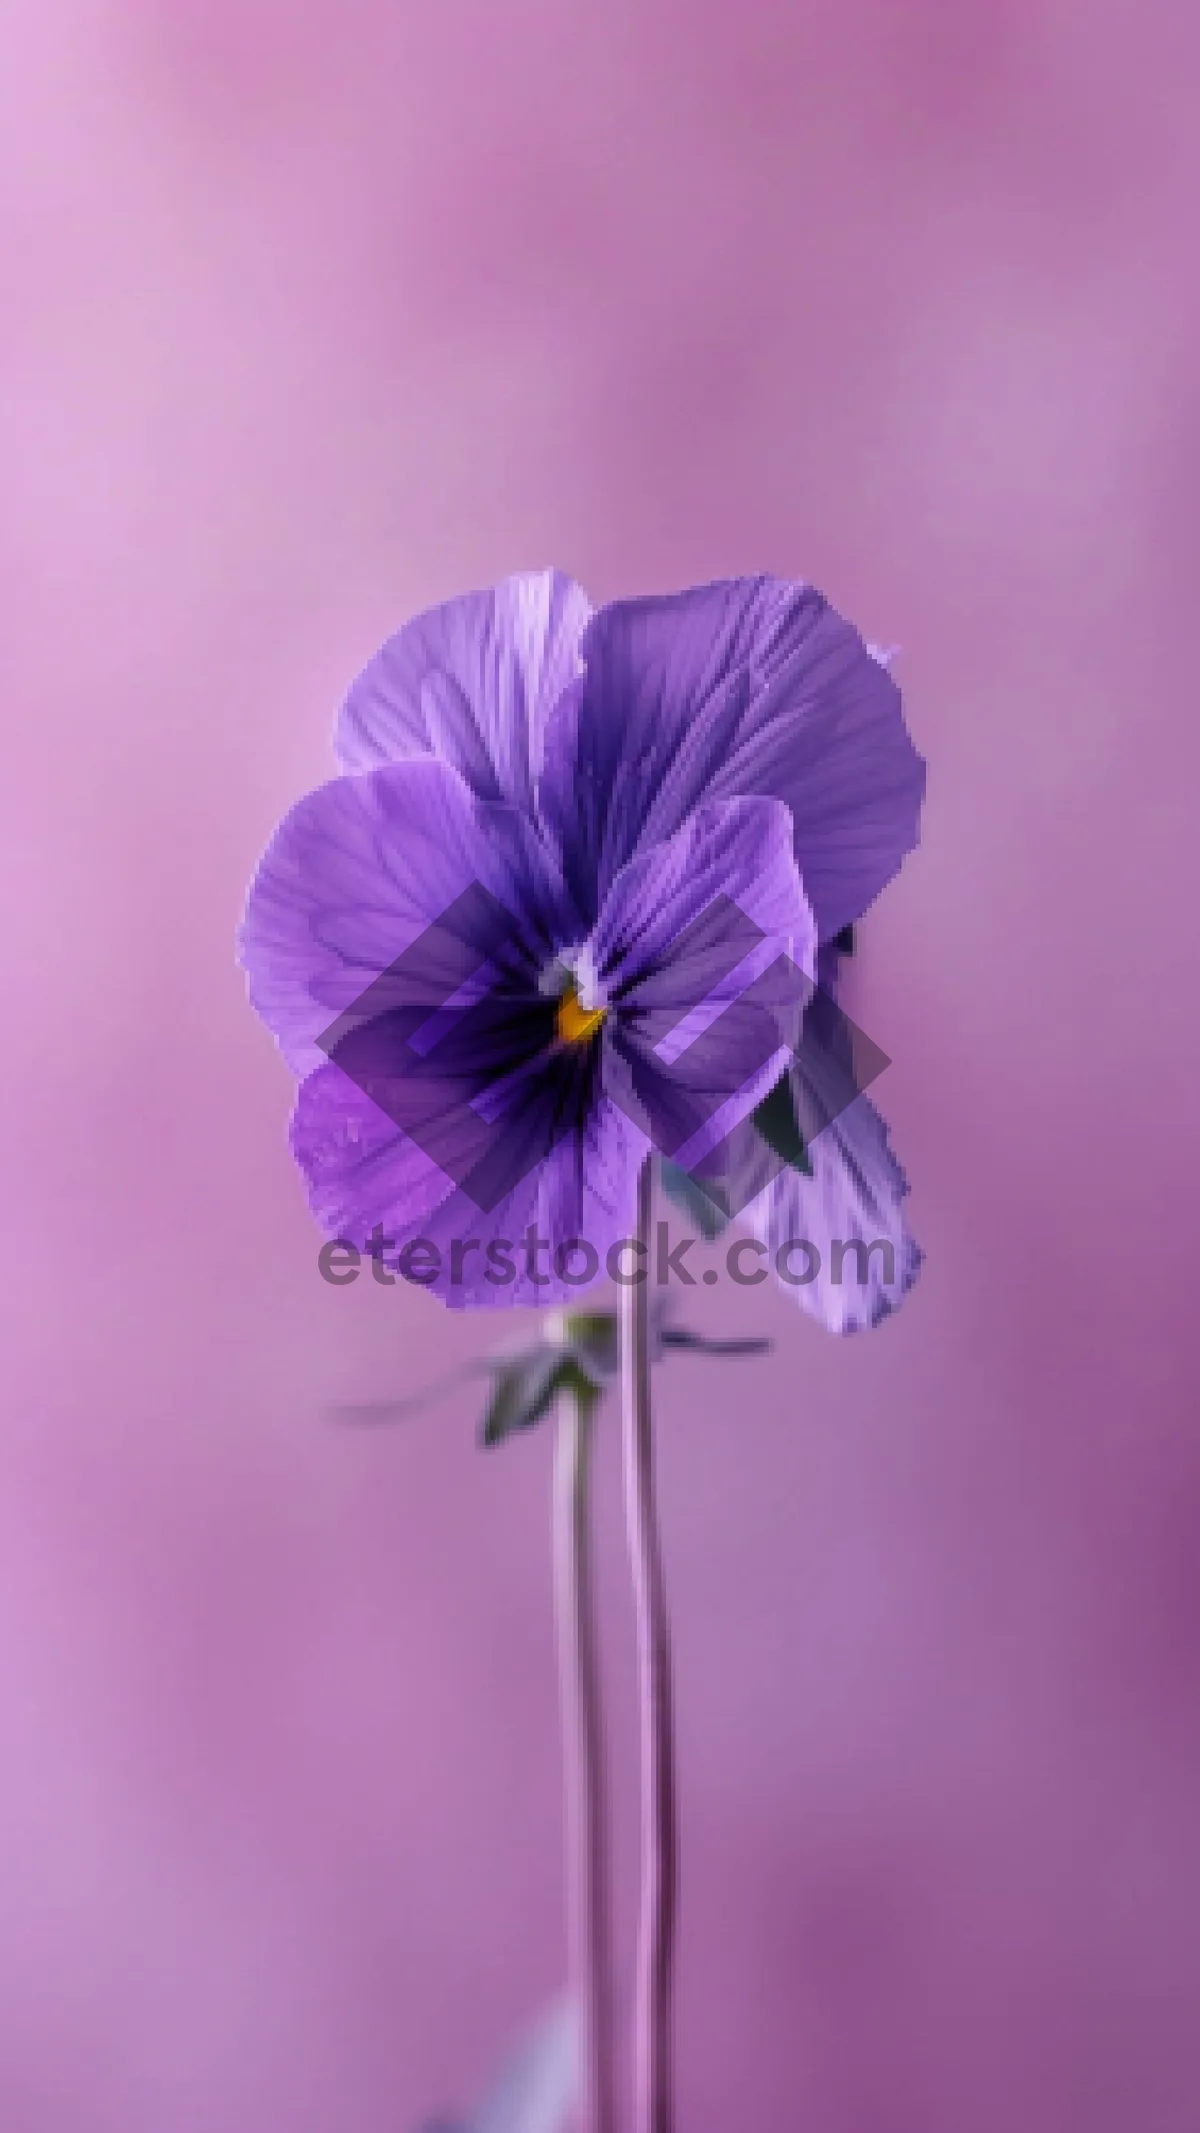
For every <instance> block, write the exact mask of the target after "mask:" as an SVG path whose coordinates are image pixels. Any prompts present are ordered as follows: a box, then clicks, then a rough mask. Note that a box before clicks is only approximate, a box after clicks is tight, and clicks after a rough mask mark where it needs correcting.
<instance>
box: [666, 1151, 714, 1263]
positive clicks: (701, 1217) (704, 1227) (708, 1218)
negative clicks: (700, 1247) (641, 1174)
mask: <svg viewBox="0 0 1200 2133" xmlns="http://www.w3.org/2000/svg"><path fill="white" fill-rule="evenodd" d="M659 1177H660V1180H661V1183H662V1189H663V1191H664V1192H665V1193H666V1195H667V1198H668V1200H674V1202H675V1205H676V1207H681V1208H682V1209H683V1212H684V1214H685V1215H686V1216H687V1218H688V1221H689V1222H692V1223H694V1224H695V1226H696V1228H697V1229H698V1230H699V1232H700V1235H701V1236H702V1237H703V1238H704V1239H705V1240H706V1242H707V1243H709V1244H711V1243H712V1240H713V1238H714V1237H719V1236H720V1234H721V1232H722V1230H724V1229H727V1228H728V1227H729V1209H728V1208H727V1207H726V1205H725V1203H724V1200H723V1199H722V1198H721V1197H720V1196H719V1194H718V1191H717V1188H716V1186H712V1187H709V1186H705V1185H698V1184H697V1183H696V1180H695V1178H694V1177H692V1176H691V1175H690V1173H689V1172H688V1171H686V1170H681V1169H680V1167H679V1164H678V1163H672V1162H669V1161H668V1160H667V1158H666V1156H664V1157H663V1158H662V1161H661V1163H660V1164H659Z"/></svg>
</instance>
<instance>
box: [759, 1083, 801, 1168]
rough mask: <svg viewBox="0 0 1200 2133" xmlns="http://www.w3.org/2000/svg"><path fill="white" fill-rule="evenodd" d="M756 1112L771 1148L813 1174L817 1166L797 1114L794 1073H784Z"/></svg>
mask: <svg viewBox="0 0 1200 2133" xmlns="http://www.w3.org/2000/svg"><path fill="white" fill-rule="evenodd" d="M752 1116H753V1119H754V1124H755V1127H756V1128H757V1130H758V1132H759V1133H760V1134H761V1135H762V1137H763V1139H764V1140H765V1142H766V1144H767V1146H768V1148H773V1149H774V1151H775V1153H776V1155H777V1156H779V1157H780V1158H781V1159H782V1161H783V1162H785V1163H787V1164H788V1165H789V1166H790V1168H791V1169H792V1170H799V1171H801V1172H802V1173H803V1175H804V1176H805V1177H806V1178H811V1176H812V1174H813V1167H812V1164H811V1162H810V1161H809V1156H808V1147H807V1144H806V1142H805V1139H804V1135H803V1134H802V1133H801V1131H800V1121H799V1119H798V1118H797V1117H796V1096H795V1091H794V1089H793V1088H792V1077H791V1075H790V1074H784V1075H782V1076H781V1078H780V1079H779V1080H778V1081H777V1082H776V1084H775V1086H774V1088H773V1089H772V1090H771V1093H770V1095H769V1096H764V1097H763V1100H762V1102H761V1103H760V1104H759V1105H758V1107H757V1109H756V1110H755V1111H754V1112H753V1113H752Z"/></svg>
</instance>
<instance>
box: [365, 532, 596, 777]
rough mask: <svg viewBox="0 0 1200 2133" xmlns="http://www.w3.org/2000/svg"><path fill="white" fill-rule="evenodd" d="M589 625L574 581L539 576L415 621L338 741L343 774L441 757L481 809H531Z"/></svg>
mask: <svg viewBox="0 0 1200 2133" xmlns="http://www.w3.org/2000/svg"><path fill="white" fill-rule="evenodd" d="M590 614H591V606H590V603H589V601H588V598H587V595H586V594H585V593H584V592H583V591H582V590H581V589H580V587H579V586H578V585H576V584H575V583H574V582H573V580H572V579H570V578H568V577H565V576H564V575H563V573H562V572H561V571H558V570H541V571H529V572H523V573H521V574H519V575H517V576H514V577H509V578H504V579H502V580H501V582H500V584H499V585H497V586H496V587H495V588H494V589H493V590H492V591H490V592H474V593H465V594H464V595H463V596H462V597H461V598H460V599H457V600H447V601H446V602H445V603H444V604H443V605H442V606H440V607H432V608H429V609H428V610H427V612H426V613H424V614H422V615H417V616H416V617H415V618H414V619H413V620H412V621H411V622H408V623H406V624H405V625H404V627H403V629H400V630H397V632H396V635H395V636H394V637H389V639H388V641H387V643H386V644H385V645H384V646H383V648H382V650H381V651H379V652H377V653H376V654H375V657H374V658H373V659H372V660H371V661H370V663H369V664H368V665H367V666H366V667H365V668H364V669H363V672H362V673H361V674H360V675H359V677H358V679H357V681H356V682H355V683H354V684H353V686H352V688H351V690H350V693H349V695H348V696H347V698H346V701H345V704H344V705H343V707H342V711H341V715H340V717H339V719H338V724H337V731H336V734H335V738H334V748H335V751H336V754H337V757H338V761H339V762H340V764H341V765H342V768H343V769H344V770H348V771H361V770H373V769H375V768H376V766H377V765H378V764H380V763H390V762H399V761H403V760H405V759H407V758H409V757H411V756H421V755H435V756H439V757H440V758H441V759H442V760H443V761H444V762H447V763H450V764H452V765H453V767H454V769H455V770H457V771H458V772H459V774H460V775H461V776H462V777H463V778H465V779H466V781H467V784H468V785H469V786H470V787H471V789H472V791H473V792H475V793H476V794H477V795H478V796H479V798H480V799H483V800H500V799H503V800H510V801H512V802H514V803H515V804H516V805H517V806H519V807H524V808H526V809H532V806H533V786H534V781H535V779H536V777H537V774H538V771H539V769H540V767H541V757H542V736H543V732H544V729H545V724H546V720H547V719H548V717H549V715H550V713H551V711H552V710H553V708H554V705H555V704H556V703H557V701H558V699H559V697H560V695H561V694H562V691H563V690H564V689H565V688H566V686H567V684H568V683H569V682H570V681H571V680H572V679H573V678H574V677H575V675H576V674H577V673H578V672H579V643H580V638H581V637H582V634H583V631H584V628H585V626H586V624H587V621H588V618H589V616H590Z"/></svg>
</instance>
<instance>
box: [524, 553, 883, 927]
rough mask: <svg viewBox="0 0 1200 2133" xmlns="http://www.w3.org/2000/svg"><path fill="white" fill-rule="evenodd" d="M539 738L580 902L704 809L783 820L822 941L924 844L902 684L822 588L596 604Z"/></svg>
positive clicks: (545, 788) (725, 590) (595, 904)
mask: <svg viewBox="0 0 1200 2133" xmlns="http://www.w3.org/2000/svg"><path fill="white" fill-rule="evenodd" d="M583 662H584V677H583V680H582V682H581V683H580V684H579V686H578V687H577V688H576V689H574V690H572V691H570V692H569V693H568V694H567V695H566V696H564V698H563V700H562V702H561V703H560V705H559V707H558V709H557V711H556V712H555V714H554V716H553V717H552V719H551V721H550V724H549V727H548V729H547V733H546V749H545V767H544V770H543V774H542V779H541V783H540V786H539V802H540V805H541V808H542V811H543V814H544V816H545V819H546V821H547V823H548V824H549V825H550V827H551V829H552V831H553V832H554V834H555V836H556V837H557V838H558V840H559V842H560V844H561V847H562V850H563V853H564V864H565V866H566V867H567V870H568V874H569V877H570V879H571V880H572V882H573V885H574V887H575V891H576V894H577V896H578V897H579V899H580V900H581V901H583V902H585V903H586V901H587V899H588V898H589V897H590V898H591V908H592V909H593V910H594V909H597V908H599V903H600V901H601V899H602V898H603V895H604V893H605V891H606V890H607V888H608V886H609V884H610V883H611V881H612V879H613V877H614V875H615V874H616V872H617V871H618V869H619V868H620V867H621V866H622V865H623V864H624V862H625V861H626V860H627V859H628V858H629V857H630V855H631V853H632V852H634V851H635V850H636V849H637V848H638V847H639V846H640V845H642V844H645V843H657V842H659V841H660V840H662V839H663V838H665V837H669V836H670V835H671V834H672V833H673V831H675V830H676V829H678V827H679V825H680V824H681V822H683V821H684V819H685V818H686V816H687V815H688V813H689V812H690V811H691V810H692V809H693V808H695V807H696V806H697V805H698V804H699V803H700V802H701V801H702V800H705V799H718V798H724V797H728V796H731V795H733V794H739V793H742V794H749V793H759V794H764V795H768V796H770V797H773V798H776V799H780V800H783V801H785V802H786V803H787V805H788V807H789V808H790V809H791V812H792V818H793V822H794V827H795V852H796V858H797V861H798V863H799V867H800V872H801V875H802V877H803V880H804V887H805V891H806V893H807V895H808V899H809V902H810V903H811V905H812V907H813V910H814V912H815V914H816V918H817V923H818V927H819V930H820V933H821V937H822V938H825V937H826V936H827V935H829V934H832V933H836V932H837V931H839V930H840V928H841V927H842V926H844V925H847V924H849V923H850V922H851V921H852V920H854V919H856V918H858V917H859V916H860V915H861V913H862V912H863V911H864V910H865V908H866V906H867V905H868V904H869V903H870V902H871V901H872V899H873V898H874V897H875V896H877V895H878V893H879V891H880V889H882V888H883V886H884V884H885V883H886V882H887V881H888V880H890V878H891V876H892V875H893V874H894V873H895V871H896V869H897V867H898V866H899V864H900V861H901V859H902V858H903V856H904V854H905V853H906V852H907V851H910V850H911V849H912V847H913V845H914V844H915V843H916V841H917V823H918V817H919V813H920V806H921V798H922V794H923V791H924V776H925V773H924V765H923V763H922V760H921V758H920V756H919V755H918V754H917V752H916V749H915V748H914V747H913V744H912V741H911V740H910V738H909V735H908V732H907V730H906V728H905V725H904V720H903V716H902V712H901V707H900V694H899V691H898V689H897V688H896V684H895V682H894V681H893V680H892V678H891V676H890V675H889V673H888V672H887V670H886V668H885V667H884V666H883V665H882V664H881V663H880V662H879V660H878V659H876V658H874V657H872V655H871V653H870V652H869V651H868V649H867V647H866V645H865V644H864V643H863V640H862V638H861V637H860V636H859V634H858V632H857V631H856V630H855V629H853V628H852V627H851V625H850V624H849V623H848V622H845V621H843V619H842V617H841V616H840V615H838V614H836V613H835V612H834V610H833V609H832V608H831V607H830V605H829V603H828V601H826V600H825V599H824V598H823V597H822V596H821V594H820V593H818V592H816V591H815V590H814V589H813V588H812V587H810V586H800V585H796V584H792V583H789V582H788V581H786V580H783V579H779V578H768V577H758V578H737V579H729V580H726V581H723V582H720V583H717V584H714V585H707V586H700V587H698V588H696V589H695V590H693V591H689V592H683V593H676V594H671V595H667V596H663V597H659V598H653V599H644V600H622V601H617V602H615V603H614V604H613V605H611V606H609V607H604V608H601V609H600V610H599V611H598V612H597V613H596V614H595V615H594V616H593V618H592V620H591V622H590V623H589V625H588V627H587V630H586V631H585V633H584V637H583Z"/></svg>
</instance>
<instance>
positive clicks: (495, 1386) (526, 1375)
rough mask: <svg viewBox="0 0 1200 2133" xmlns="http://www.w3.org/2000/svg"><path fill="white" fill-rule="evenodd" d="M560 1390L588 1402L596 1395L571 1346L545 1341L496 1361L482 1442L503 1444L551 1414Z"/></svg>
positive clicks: (490, 1444) (482, 1431) (493, 1367)
mask: <svg viewBox="0 0 1200 2133" xmlns="http://www.w3.org/2000/svg"><path fill="white" fill-rule="evenodd" d="M560 1392H569V1393H571V1394H573V1396H574V1398H575V1399H577V1400H580V1401H587V1402H590V1401H593V1400H594V1399H595V1398H596V1396H597V1394H596V1387H595V1385H594V1384H593V1383H592V1381H591V1379H590V1378H589V1377H588V1376H587V1375H586V1374H585V1372H584V1371H583V1370H581V1369H580V1367H579V1364H578V1363H577V1362H576V1361H575V1358H574V1357H573V1355H572V1354H571V1353H570V1350H569V1349H564V1348H561V1347H559V1346H557V1345H556V1344H552V1343H550V1342H546V1341H542V1342H539V1344H538V1346H537V1347H536V1348H527V1349H525V1351H524V1352H523V1353H522V1354H521V1355H514V1356H507V1357H505V1359H504V1361H503V1362H497V1363H494V1364H493V1365H492V1396H491V1399H490V1400H489V1401H488V1405H487V1412H486V1413H485V1415H484V1418H483V1426H482V1430H481V1436H482V1440H483V1443H484V1444H485V1445H487V1446H489V1447H490V1446H492V1445H494V1444H503V1442H504V1439H505V1438H506V1437H511V1436H514V1435H515V1433H516V1432H517V1431H518V1430H521V1429H532V1428H533V1426H534V1424H535V1423H536V1422H540V1421H542V1420H543V1418H544V1417H545V1416H546V1415H548V1414H549V1412H550V1409H551V1408H552V1407H553V1405H554V1402H555V1400H556V1399H557V1398H558V1395H559V1393H560Z"/></svg>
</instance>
